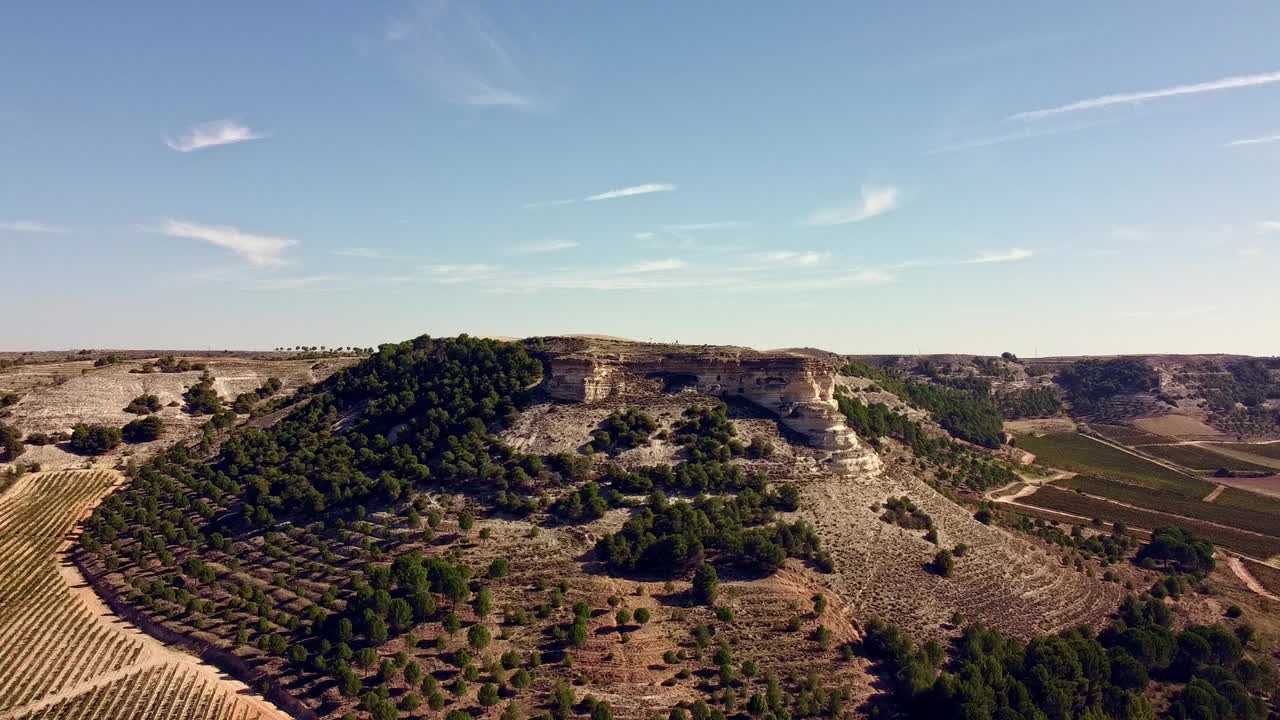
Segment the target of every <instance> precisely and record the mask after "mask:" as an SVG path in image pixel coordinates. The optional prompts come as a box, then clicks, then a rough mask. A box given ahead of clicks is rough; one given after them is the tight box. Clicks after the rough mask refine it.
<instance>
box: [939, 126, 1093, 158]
mask: <svg viewBox="0 0 1280 720" xmlns="http://www.w3.org/2000/svg"><path fill="white" fill-rule="evenodd" d="M1101 124H1102V123H1100V122H1091V123H1078V124H1076V125H1068V126H1066V127H1056V128H1039V129H1035V128H1028V129H1025V130H1020V131H1018V132H1011V133H1005V134H1003V135H991V136H988V137H981V138H975V139H973V140H962V141H960V142H957V143H952V144H950V145H943V146H941V147H936V148H934V149H932V150H928V151H926V152H925V153H924V154H925V155H926V156H927V155H946V154H949V153H958V152H965V151H967V150H979V149H981V148H988V147H993V146H996V145H1004V144H1006V143H1013V142H1021V141H1023V140H1033V139H1035V138H1042V137H1050V136H1053V135H1065V134H1067V133H1073V132H1077V131H1080V130H1087V129H1089V128H1092V127H1097V126H1099V125H1101Z"/></svg>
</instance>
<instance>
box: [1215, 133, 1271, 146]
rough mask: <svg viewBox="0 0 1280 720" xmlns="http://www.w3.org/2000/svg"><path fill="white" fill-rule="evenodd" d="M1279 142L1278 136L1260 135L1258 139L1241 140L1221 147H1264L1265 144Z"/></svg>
mask: <svg viewBox="0 0 1280 720" xmlns="http://www.w3.org/2000/svg"><path fill="white" fill-rule="evenodd" d="M1274 142H1280V135H1262V136H1259V137H1251V138H1241V139H1239V140H1232V141H1231V142H1229V143H1224V144H1223V147H1240V146H1241V145H1265V144H1267V143H1274Z"/></svg>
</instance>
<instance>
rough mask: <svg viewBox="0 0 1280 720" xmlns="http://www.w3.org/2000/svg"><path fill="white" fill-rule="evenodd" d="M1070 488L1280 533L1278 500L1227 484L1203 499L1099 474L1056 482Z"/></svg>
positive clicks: (1154, 507)
mask: <svg viewBox="0 0 1280 720" xmlns="http://www.w3.org/2000/svg"><path fill="white" fill-rule="evenodd" d="M1059 484H1060V485H1061V486H1063V487H1066V488H1070V489H1072V490H1081V491H1083V492H1087V493H1089V494H1090V495H1100V496H1102V497H1105V498H1110V499H1112V500H1118V501H1120V502H1123V503H1130V504H1133V505H1139V506H1141V507H1144V508H1150V509H1151V510H1159V511H1161V512H1167V513H1173V514H1174V515H1185V516H1187V517H1192V518H1196V519H1198V520H1207V521H1209V522H1216V523H1222V524H1223V525H1231V526H1232V527H1238V528H1241V529H1243V530H1252V531H1253V532H1257V533H1263V534H1264V535H1276V536H1280V500H1276V499H1275V498H1268V497H1263V496H1262V495H1255V494H1253V493H1249V492H1244V491H1242V490H1235V489H1234V488H1227V489H1226V490H1224V491H1223V493H1222V494H1221V495H1219V496H1218V499H1217V501H1215V502H1212V503H1207V502H1203V501H1202V500H1201V499H1199V498H1188V497H1186V496H1185V495H1180V494H1178V493H1173V492H1165V491H1163V490H1156V489H1152V488H1145V487H1138V486H1137V485H1129V484H1126V483H1119V482H1113V481H1111V480H1104V479H1101V478H1095V477H1088V476H1085V475H1078V476H1076V477H1073V478H1069V479H1067V480H1063V481H1061V482H1060V483H1059Z"/></svg>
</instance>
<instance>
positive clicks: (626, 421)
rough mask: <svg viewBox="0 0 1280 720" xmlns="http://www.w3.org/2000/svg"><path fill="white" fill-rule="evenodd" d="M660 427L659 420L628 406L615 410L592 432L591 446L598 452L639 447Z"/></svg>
mask: <svg viewBox="0 0 1280 720" xmlns="http://www.w3.org/2000/svg"><path fill="white" fill-rule="evenodd" d="M657 429H658V421H657V420H654V419H653V418H652V417H650V416H649V415H646V414H645V413H643V412H641V411H639V410H636V409H635V408H627V409H625V410H614V411H613V412H612V413H610V414H609V417H607V418H605V419H604V421H603V422H601V423H600V428H599V429H598V430H596V431H595V432H593V433H591V448H592V449H593V450H595V451H596V452H610V451H615V450H627V449H630V448H633V447H639V446H641V445H643V444H645V443H647V442H649V436H650V435H652V434H653V432H654V431H655V430H657Z"/></svg>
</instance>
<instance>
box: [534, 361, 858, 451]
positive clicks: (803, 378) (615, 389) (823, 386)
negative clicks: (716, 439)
mask: <svg viewBox="0 0 1280 720" xmlns="http://www.w3.org/2000/svg"><path fill="white" fill-rule="evenodd" d="M659 348H661V349H659ZM628 377H631V378H635V377H641V378H660V379H664V380H666V381H668V382H669V383H672V384H676V385H682V386H688V387H692V388H694V389H696V390H697V391H699V392H702V393H706V394H708V395H715V396H718V397H725V398H728V397H739V398H742V399H745V400H748V401H750V402H752V403H754V404H756V405H759V406H760V407H763V408H765V409H766V410H769V411H770V412H772V413H774V414H775V415H777V416H778V418H779V419H780V420H781V421H782V423H783V424H784V425H786V426H787V427H788V428H790V429H791V430H794V431H795V432H797V433H799V434H801V435H803V436H804V437H805V438H806V439H807V440H808V441H809V444H810V445H812V446H813V447H816V448H819V449H822V450H827V451H829V452H830V453H831V454H830V456H829V457H828V459H827V461H828V462H829V463H831V465H832V466H833V467H834V468H835V469H836V470H838V471H840V472H842V473H846V474H850V473H855V472H859V473H875V472H878V471H879V470H880V468H881V461H880V457H879V456H878V455H877V454H876V453H875V452H874V451H873V450H871V449H870V448H868V447H866V446H864V445H863V444H862V443H861V442H860V441H859V440H858V436H857V435H856V434H855V433H854V432H853V430H851V429H850V428H849V426H848V424H847V423H846V422H845V418H844V416H843V415H842V414H841V413H840V410H839V408H838V406H837V405H836V401H835V378H836V367H835V364H834V362H833V361H827V360H824V359H821V358H817V357H813V356H809V355H801V354H792V353H758V352H754V351H749V350H737V349H725V348H711V349H706V350H678V351H673V350H671V349H670V348H669V347H668V346H654V347H649V346H645V345H637V346H636V352H634V353H627V352H607V353H596V352H592V351H589V350H588V351H580V352H575V353H570V354H566V355H562V356H555V357H552V358H551V362H550V372H549V373H548V375H547V379H546V389H547V393H548V394H549V395H550V396H551V397H552V398H554V399H557V400H568V401H572V402H586V403H590V402H597V401H600V400H604V399H606V398H609V397H613V396H616V395H621V394H622V393H624V392H625V391H626V389H627V382H628Z"/></svg>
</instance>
